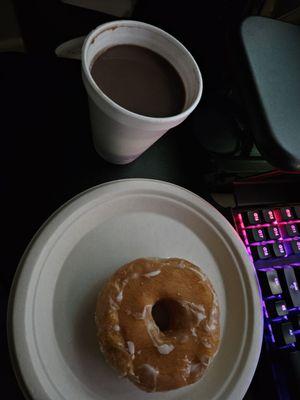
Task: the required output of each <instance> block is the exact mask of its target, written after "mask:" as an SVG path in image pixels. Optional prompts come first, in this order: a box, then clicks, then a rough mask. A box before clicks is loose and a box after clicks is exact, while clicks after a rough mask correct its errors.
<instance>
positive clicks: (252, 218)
mask: <svg viewBox="0 0 300 400" xmlns="http://www.w3.org/2000/svg"><path fill="white" fill-rule="evenodd" d="M245 217H246V222H247V223H248V225H258V224H261V217H260V212H259V211H258V210H257V211H256V210H254V211H247V212H246V215H245Z"/></svg>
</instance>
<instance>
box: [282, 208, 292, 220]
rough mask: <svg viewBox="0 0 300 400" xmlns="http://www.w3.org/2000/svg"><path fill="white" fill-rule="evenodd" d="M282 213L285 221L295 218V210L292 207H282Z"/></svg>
mask: <svg viewBox="0 0 300 400" xmlns="http://www.w3.org/2000/svg"><path fill="white" fill-rule="evenodd" d="M280 215H281V218H282V220H283V221H289V220H290V219H293V218H294V212H293V209H292V207H281V209H280Z"/></svg>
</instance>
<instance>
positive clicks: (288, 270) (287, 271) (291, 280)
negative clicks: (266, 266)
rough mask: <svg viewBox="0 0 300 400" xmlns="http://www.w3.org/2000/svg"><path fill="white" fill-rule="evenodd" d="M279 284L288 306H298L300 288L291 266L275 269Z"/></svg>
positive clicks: (299, 305) (299, 304) (299, 303)
mask: <svg viewBox="0 0 300 400" xmlns="http://www.w3.org/2000/svg"><path fill="white" fill-rule="evenodd" d="M277 273H278V276H279V278H280V282H281V286H282V289H283V291H284V298H285V300H286V302H287V305H288V306H289V307H300V290H299V284H298V282H297V279H296V275H295V272H294V269H293V267H291V266H287V267H284V268H280V269H277Z"/></svg>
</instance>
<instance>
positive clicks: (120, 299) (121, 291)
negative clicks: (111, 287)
mask: <svg viewBox="0 0 300 400" xmlns="http://www.w3.org/2000/svg"><path fill="white" fill-rule="evenodd" d="M116 300H117V302H118V303H121V301H122V300H123V289H122V290H120V291H119V293H118V295H117V297H116Z"/></svg>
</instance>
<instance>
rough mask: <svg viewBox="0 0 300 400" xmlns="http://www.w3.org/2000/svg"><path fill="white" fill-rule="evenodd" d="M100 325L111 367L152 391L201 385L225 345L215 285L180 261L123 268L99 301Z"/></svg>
mask: <svg viewBox="0 0 300 400" xmlns="http://www.w3.org/2000/svg"><path fill="white" fill-rule="evenodd" d="M95 321H96V327H97V336H98V340H99V345H100V349H101V351H102V353H103V354H104V357H105V359H106V360H107V362H108V363H109V364H110V365H111V366H112V367H113V368H115V369H116V370H117V371H118V372H119V374H120V375H121V376H124V377H127V378H128V379H130V380H131V381H132V382H133V383H134V384H135V385H136V386H138V387H139V388H141V389H142V390H145V391H148V392H160V391H167V390H172V389H177V388H180V387H182V386H186V385H190V384H192V383H194V382H196V381H197V380H199V379H200V378H201V377H202V376H203V374H204V372H205V370H206V369H207V367H208V365H209V364H210V362H211V361H212V359H213V357H214V356H215V354H216V352H217V350H218V347H219V342H220V322H219V305H218V300H217V296H216V293H215V291H214V289H213V287H212V284H211V283H210V281H209V280H208V278H207V277H206V276H205V275H204V273H203V272H202V271H201V270H200V268H198V267H197V266H195V265H193V264H192V263H190V262H189V261H186V260H183V259H179V258H168V259H158V258H157V259H155V258H153V259H152V258H151V259H150V258H143V259H142V258H141V259H137V260H134V261H132V262H130V263H128V264H126V265H124V266H123V267H121V268H120V269H119V270H118V271H117V272H116V273H115V274H114V275H113V276H112V277H111V278H110V280H109V281H108V282H107V283H106V285H105V287H104V288H103V290H102V291H101V292H100V294H99V296H98V300H97V305H96V316H95Z"/></svg>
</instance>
